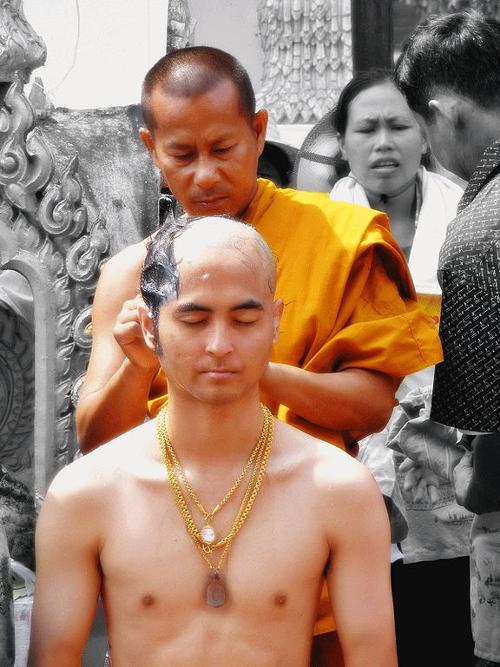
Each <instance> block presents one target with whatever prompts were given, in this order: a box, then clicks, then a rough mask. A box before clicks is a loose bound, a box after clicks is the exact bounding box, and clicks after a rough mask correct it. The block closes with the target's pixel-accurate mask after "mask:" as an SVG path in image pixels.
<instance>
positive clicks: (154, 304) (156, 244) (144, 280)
mask: <svg viewBox="0 0 500 667" xmlns="http://www.w3.org/2000/svg"><path fill="white" fill-rule="evenodd" d="M209 220H212V221H213V222H214V223H216V224H217V225H223V224H224V222H232V223H236V226H235V227H236V229H235V233H234V238H235V248H240V247H241V246H240V244H239V242H238V240H237V239H239V238H244V239H245V240H246V239H250V240H251V241H252V242H253V243H254V244H255V247H256V249H257V251H258V253H259V255H260V257H261V259H262V262H263V264H265V265H268V266H269V267H271V271H272V275H271V276H270V279H269V289H270V291H271V292H274V287H275V280H276V275H275V273H276V262H275V259H274V256H273V254H272V251H271V249H270V247H269V245H268V244H267V243H266V241H265V240H264V238H263V237H262V236H261V235H260V234H259V232H258V231H257V230H256V229H255V227H253V226H252V225H249V224H247V223H244V222H241V221H240V220H236V219H235V218H232V217H231V216H228V215H221V216H216V217H208V216H191V217H188V216H183V217H180V216H179V217H175V216H171V217H170V218H169V220H167V221H166V222H165V223H164V224H163V225H162V226H161V227H160V229H159V231H158V232H157V233H156V234H155V235H154V236H152V237H151V239H150V241H149V243H148V246H147V252H146V257H145V259H144V264H143V268H142V272H141V278H140V289H141V295H142V298H143V300H144V303H145V304H146V306H147V308H148V310H149V311H150V313H151V318H152V320H153V324H154V327H155V329H157V328H158V318H159V313H160V308H161V307H162V305H163V304H165V303H167V302H168V301H171V300H172V299H177V298H178V297H179V285H180V283H179V269H178V264H177V260H176V257H175V252H174V250H175V249H174V246H175V241H176V239H177V238H179V236H181V235H182V234H184V232H186V231H188V229H189V228H190V227H192V226H193V224H194V223H196V222H198V221H201V224H205V221H209ZM238 227H239V230H238Z"/></svg>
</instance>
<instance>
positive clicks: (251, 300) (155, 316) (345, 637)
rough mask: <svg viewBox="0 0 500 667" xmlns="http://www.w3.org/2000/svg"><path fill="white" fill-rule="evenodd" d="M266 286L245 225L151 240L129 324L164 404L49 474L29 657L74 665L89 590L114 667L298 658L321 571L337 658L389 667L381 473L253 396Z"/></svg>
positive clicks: (392, 662) (88, 620)
mask: <svg viewBox="0 0 500 667" xmlns="http://www.w3.org/2000/svg"><path fill="white" fill-rule="evenodd" d="M275 283H276V275H275V268H274V260H273V257H272V254H271V251H270V249H269V248H268V247H267V245H266V244H265V242H264V240H263V239H262V237H261V236H260V235H259V234H258V233H257V232H256V231H255V230H254V228H253V227H250V226H248V225H244V224H242V223H239V222H235V221H232V220H228V219H221V218H212V219H203V218H202V219H196V220H194V221H193V220H192V219H190V218H188V219H185V220H183V221H177V222H176V223H174V224H172V225H170V226H165V227H164V228H163V229H162V230H161V231H160V232H159V234H158V235H157V236H156V238H155V239H154V240H153V241H152V243H151V245H150V247H149V250H148V254H147V257H146V261H145V266H144V271H143V274H142V281H141V284H142V296H143V298H144V302H145V304H146V305H145V306H141V308H140V320H141V327H142V330H143V335H144V340H145V342H146V345H147V346H148V349H149V350H150V352H151V354H155V355H158V358H159V361H160V364H161V367H162V368H163V371H164V372H165V374H166V375H167V377H168V381H169V399H168V403H167V404H166V405H165V406H164V407H163V409H162V410H161V412H160V413H159V415H158V417H157V418H156V419H153V420H150V421H148V422H146V423H145V424H142V425H140V426H138V427H136V428H134V429H133V430H131V431H129V432H128V433H126V434H125V435H121V436H119V437H118V438H116V439H115V440H113V441H112V442H110V443H108V444H106V445H104V446H102V447H100V448H98V449H97V450H95V451H94V452H91V453H90V454H88V455H87V456H84V457H82V458H80V459H78V460H76V461H75V462H74V463H72V464H70V465H69V466H67V467H66V468H65V469H63V470H62V471H61V472H60V473H59V474H58V476H57V477H56V479H55V480H54V481H53V483H52V484H51V486H50V489H49V492H48V494H47V497H46V499H45V502H44V504H43V507H42V510H41V514H40V517H39V521H38V526H37V550H36V557H37V580H36V590H35V603H34V611H33V620H32V641H31V650H30V652H31V664H32V665H33V667H72V666H74V667H76V666H77V665H80V660H81V657H82V652H83V648H84V644H85V640H86V638H87V635H88V633H89V630H90V627H91V625H92V620H93V615H94V611H95V607H96V600H97V596H98V595H99V593H101V594H102V596H103V601H104V608H105V612H106V619H107V628H108V637H109V643H110V658H111V660H112V664H113V667H127V666H130V667H137V665H148V667H164V666H165V665H169V667H175V666H176V665H179V666H181V665H201V664H203V665H207V666H210V665H214V666H215V665H217V667H224V666H228V667H230V666H231V667H233V666H234V665H246V666H248V667H252V666H254V665H255V666H259V667H266V666H267V665H269V666H271V665H278V664H279V665H294V666H296V667H301V666H302V667H306V666H307V665H309V658H310V650H311V638H312V630H313V625H314V622H315V618H316V605H317V600H318V595H319V591H320V587H321V581H322V577H323V574H324V573H326V577H327V581H328V587H329V591H330V598H331V600H332V607H333V612H334V614H335V618H336V621H337V632H338V636H339V639H340V642H341V646H342V651H343V655H344V661H345V665H346V667H396V651H395V636H394V620H393V614H392V604H391V592H390V575H389V565H388V563H389V559H388V558H387V554H388V551H389V541H390V531H389V525H388V518H387V514H386V510H385V506H384V503H383V500H382V496H381V494H380V491H379V490H378V487H377V485H376V483H375V481H374V480H373V478H372V477H371V474H370V473H369V472H368V470H367V469H366V468H365V467H364V466H363V465H362V464H361V463H358V462H357V461H356V460H355V459H354V458H352V457H351V456H349V455H348V454H346V453H345V452H343V451H341V450H340V449H339V448H336V447H331V446H330V445H329V444H327V443H325V442H322V441H320V440H317V439H315V438H313V437H311V436H309V435H307V434H305V433H303V432H301V431H299V430H298V429H295V428H293V427H290V426H288V425H286V424H284V423H282V422H280V421H278V420H276V419H275V418H273V417H272V415H271V413H270V411H269V410H268V409H267V408H265V407H264V406H263V405H262V404H261V403H260V398H259V391H260V382H261V378H262V375H263V374H264V373H265V372H266V369H267V366H268V363H269V355H270V353H271V348H272V346H273V343H274V342H275V341H276V339H277V337H278V335H279V328H280V324H279V321H280V314H281V311H282V309H283V302H282V301H281V300H279V299H276V298H275V297H274V289H275ZM298 499H300V502H298ZM83 508H85V509H84V513H85V521H82V520H81V517H82V510H83ZM291 638H293V641H291V640H290V639H291Z"/></svg>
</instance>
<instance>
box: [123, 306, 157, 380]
mask: <svg viewBox="0 0 500 667" xmlns="http://www.w3.org/2000/svg"><path fill="white" fill-rule="evenodd" d="M141 306H143V307H144V301H143V299H142V297H141V296H140V295H137V296H136V297H135V298H134V299H128V300H127V301H124V303H123V306H122V309H121V310H120V312H119V313H118V315H117V318H116V322H115V326H114V329H113V335H114V337H115V340H116V342H117V343H118V345H119V346H120V347H121V349H122V350H123V353H124V354H125V356H126V357H127V358H128V359H129V361H130V363H131V364H133V365H134V366H137V367H138V368H140V369H142V370H151V371H152V372H153V371H154V370H156V369H158V368H159V363H158V358H157V356H156V354H155V353H154V352H153V351H152V350H150V349H149V348H148V346H147V345H146V343H145V341H144V336H143V333H142V328H141V323H140V317H139V308H140V307H141Z"/></svg>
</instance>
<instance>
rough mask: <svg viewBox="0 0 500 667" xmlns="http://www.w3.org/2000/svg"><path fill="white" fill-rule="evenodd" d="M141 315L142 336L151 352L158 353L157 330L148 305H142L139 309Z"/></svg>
mask: <svg viewBox="0 0 500 667" xmlns="http://www.w3.org/2000/svg"><path fill="white" fill-rule="evenodd" d="M137 311H138V313H139V322H140V323H141V329H142V335H143V337H144V342H145V343H146V345H147V346H148V348H149V349H150V350H152V351H153V352H156V350H157V341H156V330H155V326H154V323H153V317H152V315H151V313H150V312H149V310H148V309H147V307H146V304H144V303H141V304H139V306H138V307H137Z"/></svg>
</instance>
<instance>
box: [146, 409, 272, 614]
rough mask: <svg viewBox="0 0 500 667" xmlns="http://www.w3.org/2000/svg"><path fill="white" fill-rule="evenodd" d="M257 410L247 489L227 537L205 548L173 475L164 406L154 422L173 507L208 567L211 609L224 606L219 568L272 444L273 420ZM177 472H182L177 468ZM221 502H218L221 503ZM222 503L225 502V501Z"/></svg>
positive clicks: (249, 505) (244, 516) (260, 478)
mask: <svg viewBox="0 0 500 667" xmlns="http://www.w3.org/2000/svg"><path fill="white" fill-rule="evenodd" d="M261 407H262V411H263V414H264V423H263V427H262V433H261V436H260V438H259V441H258V442H257V445H256V447H255V448H254V450H257V451H256V453H255V456H254V457H253V470H252V473H251V476H250V480H249V482H248V485H247V488H246V489H245V493H244V495H243V498H242V501H241V503H240V506H239V509H238V512H237V514H236V517H235V520H234V522H233V525H232V527H231V529H230V531H229V533H228V534H227V535H226V537H225V538H223V539H222V540H220V541H219V542H217V543H216V544H207V543H205V542H204V541H203V538H202V536H201V534H200V531H199V530H198V527H197V526H196V523H195V522H194V520H193V517H192V515H191V512H190V511H189V507H188V505H187V502H186V499H185V497H184V494H183V492H182V489H181V486H180V483H179V479H178V477H177V472H176V468H177V465H176V463H175V462H176V461H177V462H178V458H177V457H176V456H175V451H174V449H173V446H172V443H171V441H170V438H169V436H168V431H167V427H166V415H167V406H164V408H163V409H162V410H161V412H160V414H159V415H158V418H157V420H156V428H157V437H158V442H159V444H160V449H161V452H162V455H163V461H164V464H165V467H166V469H167V477H168V481H169V484H170V488H171V489H172V493H173V494H174V498H175V501H176V504H177V507H178V508H179V511H180V513H181V516H182V518H183V521H184V524H185V526H186V529H187V531H188V533H189V534H190V535H191V538H192V539H193V541H194V543H195V545H196V547H197V548H198V550H199V552H200V554H201V556H202V557H203V559H204V560H205V562H206V563H207V564H208V566H209V567H210V574H209V577H208V584H207V588H206V601H207V603H208V604H209V605H210V606H212V607H220V606H221V605H223V604H224V602H225V599H226V590H225V586H224V582H223V580H222V577H221V574H220V571H221V569H222V566H223V565H224V561H225V559H226V556H227V552H228V550H229V547H230V545H231V542H232V541H233V539H234V538H235V537H236V535H237V534H238V532H239V531H240V530H241V528H242V526H243V524H244V523H245V521H246V519H247V517H248V514H249V513H250V510H251V508H252V506H253V503H254V501H255V498H256V497H257V494H258V492H259V490H260V487H261V485H262V482H263V480H264V476H265V472H266V467H267V462H268V460H269V455H270V452H271V446H272V441H273V416H272V414H271V412H270V411H269V410H268V409H267V408H266V407H265V406H264V405H262V406H261ZM171 452H173V453H174V457H175V459H174V458H173V457H172V455H171ZM252 454H253V451H252ZM247 466H248V461H247V464H245V468H247ZM248 467H249V466H248ZM179 468H180V469H181V470H182V468H181V467H180V464H179ZM183 472H184V471H183ZM184 477H185V474H184ZM243 477H244V475H243ZM243 477H242V479H243ZM238 479H239V477H238ZM235 483H236V482H235ZM240 483H241V481H240V482H239V483H238V485H239V484H240ZM233 486H234V484H233ZM231 489H232V487H231ZM231 489H230V490H229V491H228V494H229V492H230V491H231ZM193 493H194V492H193ZM233 493H234V491H233V492H232V493H231V494H230V496H229V497H231V496H232V495H233ZM228 494H226V495H228ZM225 497H226V496H224V498H225ZM224 498H223V499H222V500H224ZM221 502H222V501H221ZM225 502H227V500H226V501H225ZM219 504H220V503H219ZM222 546H223V547H224V549H223V551H222V554H221V556H220V558H219V560H218V562H217V564H216V565H214V564H213V563H212V560H211V558H210V555H211V553H212V551H213V550H214V549H216V548H219V547H222Z"/></svg>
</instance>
